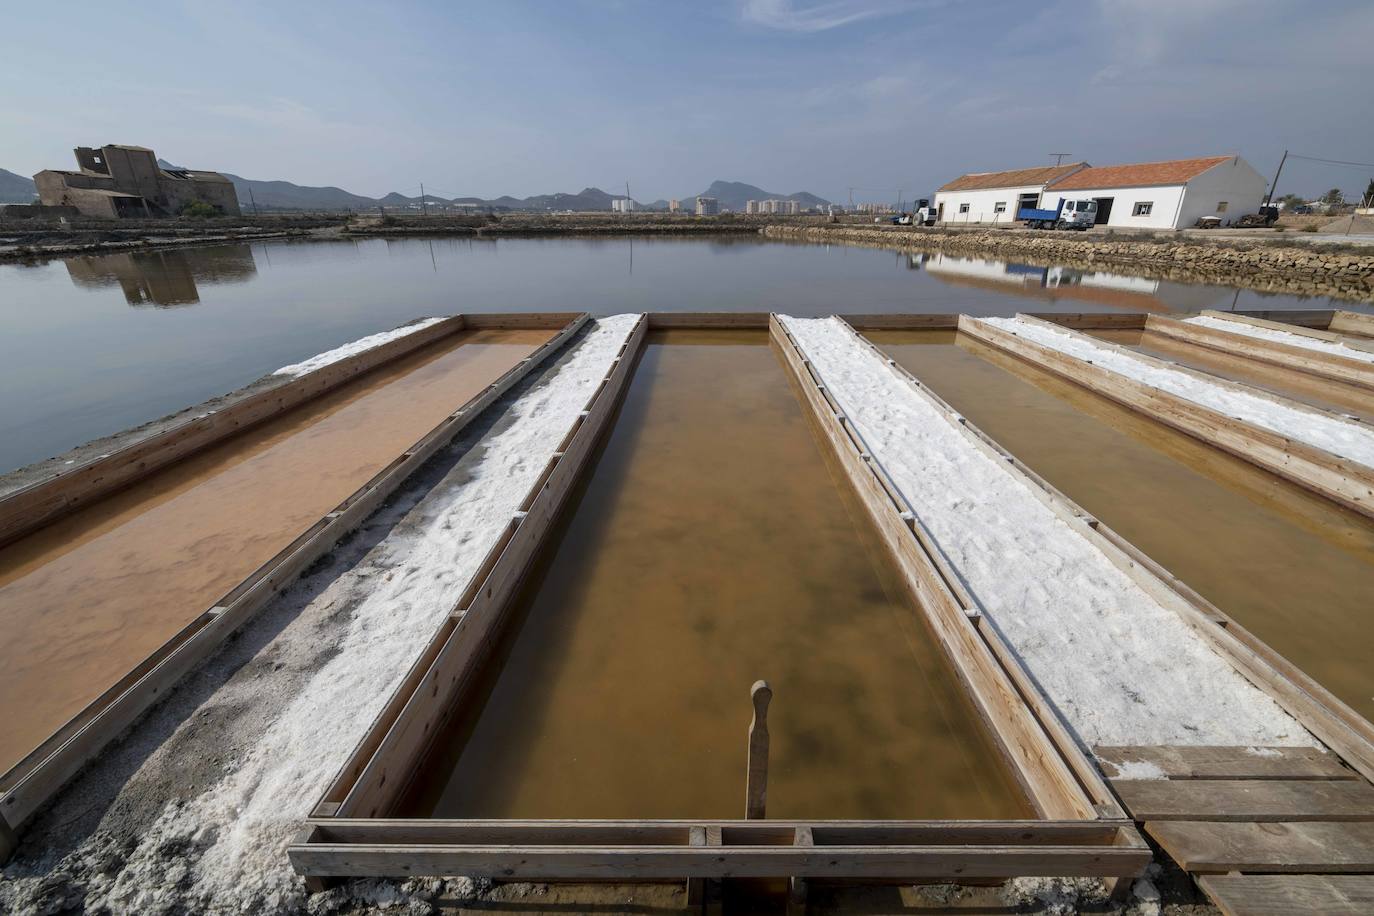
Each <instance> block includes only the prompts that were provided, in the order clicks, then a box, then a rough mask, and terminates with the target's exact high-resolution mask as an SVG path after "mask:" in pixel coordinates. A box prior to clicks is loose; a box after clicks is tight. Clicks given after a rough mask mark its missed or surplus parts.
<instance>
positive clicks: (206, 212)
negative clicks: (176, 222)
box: [181, 200, 219, 219]
mask: <svg viewBox="0 0 1374 916" xmlns="http://www.w3.org/2000/svg"><path fill="white" fill-rule="evenodd" d="M181 215H182V216H191V217H196V218H199V219H203V218H205V217H208V216H219V208H218V207H215V206H213V205H212V204H207V203H206V202H205V201H203V200H193V201H191V202H190V203H189V204H187V205H186V206H184V207H182V208H181Z"/></svg>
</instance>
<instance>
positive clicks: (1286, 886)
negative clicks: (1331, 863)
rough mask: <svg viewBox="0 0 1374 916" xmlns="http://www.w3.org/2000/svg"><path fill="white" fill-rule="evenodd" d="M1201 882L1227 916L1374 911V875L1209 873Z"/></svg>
mask: <svg viewBox="0 0 1374 916" xmlns="http://www.w3.org/2000/svg"><path fill="white" fill-rule="evenodd" d="M1198 884H1199V885H1200V886H1201V887H1202V889H1203V891H1205V892H1206V893H1207V896H1208V897H1211V898H1212V902H1213V903H1215V904H1216V905H1217V906H1218V907H1219V908H1220V909H1221V911H1222V912H1223V913H1225V914H1226V916H1292V914H1294V913H1322V914H1325V916H1357V914H1358V916H1368V914H1369V913H1371V912H1374V875H1205V876H1203V877H1201V878H1198Z"/></svg>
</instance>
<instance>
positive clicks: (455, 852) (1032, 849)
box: [288, 843, 1151, 882]
mask: <svg viewBox="0 0 1374 916" xmlns="http://www.w3.org/2000/svg"><path fill="white" fill-rule="evenodd" d="M288 856H289V857H290V859H291V863H292V865H293V866H294V867H295V869H296V871H297V873H299V874H301V875H304V876H312V875H314V876H336V875H337V876H343V875H347V876H355V877H385V876H406V877H412V876H443V875H468V876H473V877H488V878H500V879H503V880H513V881H519V880H530V881H578V880H584V879H607V878H612V879H617V880H622V881H630V882H633V881H644V880H675V879H680V878H684V877H685V878H698V877H699V878H787V877H792V876H796V877H801V878H810V877H821V878H883V879H889V880H893V881H905V880H913V879H921V878H943V879H946V880H950V881H958V880H960V879H962V878H981V877H993V878H1009V877H1017V876H1021V875H1058V876H1064V877H1107V876H1114V875H1138V874H1139V873H1140V872H1141V871H1142V870H1143V869H1144V868H1145V866H1146V865H1148V864H1149V863H1150V860H1151V856H1150V851H1149V849H1148V848H1141V849H1138V848H1133V847H1127V846H1086V847H1080V846H1019V845H1009V846H944V845H940V846H892V847H872V846H868V847H848V846H830V847H826V848H824V849H819V848H814V847H807V846H721V847H719V848H715V847H709V846H707V847H691V846H669V847H664V846H636V847H626V846H607V847H567V846H561V847H560V846H555V847H547V846H526V847H508V846H495V847H484V846H360V845H334V844H328V843H312V844H309V845H293V846H291V847H290V848H289V849H288Z"/></svg>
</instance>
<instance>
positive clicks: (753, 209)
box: [744, 200, 759, 216]
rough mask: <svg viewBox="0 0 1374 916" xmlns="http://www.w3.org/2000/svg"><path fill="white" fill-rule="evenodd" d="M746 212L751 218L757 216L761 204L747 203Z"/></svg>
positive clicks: (756, 202)
mask: <svg viewBox="0 0 1374 916" xmlns="http://www.w3.org/2000/svg"><path fill="white" fill-rule="evenodd" d="M744 212H745V213H746V214H747V215H749V216H753V215H755V214H757V213H758V212H759V202H758V201H757V200H748V201H745V202H744Z"/></svg>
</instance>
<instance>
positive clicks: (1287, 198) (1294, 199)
mask: <svg viewBox="0 0 1374 916" xmlns="http://www.w3.org/2000/svg"><path fill="white" fill-rule="evenodd" d="M1277 202H1278V204H1279V205H1280V206H1282V207H1283V208H1284V209H1285V210H1291V209H1293V208H1294V207H1301V206H1302V205H1303V204H1304V203H1306V201H1304V200H1303V199H1302V198H1301V197H1299V196H1298V195H1296V194H1285V195H1283V196H1282V197H1280V198H1279V199H1278V201H1277Z"/></svg>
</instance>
